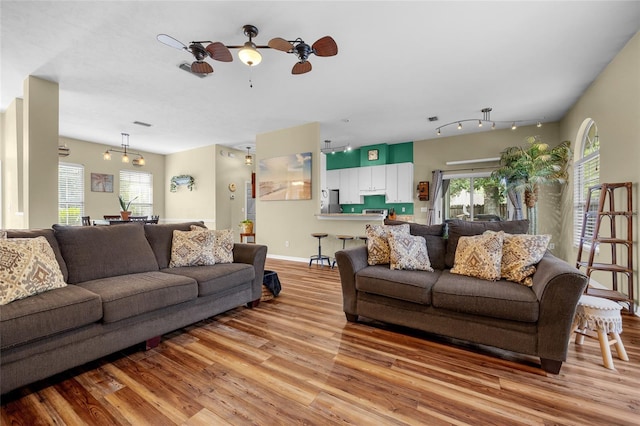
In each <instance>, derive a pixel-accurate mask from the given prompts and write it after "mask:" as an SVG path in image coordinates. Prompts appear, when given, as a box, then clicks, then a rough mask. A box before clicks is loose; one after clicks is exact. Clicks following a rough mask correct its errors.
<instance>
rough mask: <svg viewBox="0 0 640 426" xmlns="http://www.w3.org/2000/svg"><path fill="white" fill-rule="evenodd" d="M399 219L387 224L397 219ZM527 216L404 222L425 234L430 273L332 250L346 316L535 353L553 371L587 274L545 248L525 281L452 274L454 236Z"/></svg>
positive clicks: (519, 226)
mask: <svg viewBox="0 0 640 426" xmlns="http://www.w3.org/2000/svg"><path fill="white" fill-rule="evenodd" d="M400 223H402V222H392V223H391V224H400ZM527 228H528V222H527V221H510V222H465V221H458V220H456V221H452V222H450V223H449V224H448V238H445V237H444V234H445V232H444V231H445V229H446V228H445V226H443V225H432V226H426V225H420V224H415V223H411V224H410V233H411V234H412V235H419V236H423V237H424V238H425V239H426V243H427V251H428V255H429V259H430V260H431V265H432V267H433V269H434V271H433V272H427V271H414V270H391V269H390V268H389V265H374V266H370V265H368V263H367V247H364V246H360V247H356V248H352V249H348V250H342V251H339V252H338V253H336V258H337V262H338V267H339V270H340V279H341V283H342V293H343V310H344V312H345V314H346V317H347V320H349V321H357V320H358V317H359V316H362V317H366V318H370V319H374V320H379V321H383V322H387V323H391V324H396V325H400V326H406V327H411V328H414V329H418V330H422V331H426V332H430V333H434V334H437V335H442V336H447V337H452V338H455V339H460V340H464V341H468V342H473V343H479V344H484V345H488V346H493V347H497V348H502V349H506V350H509V351H513V352H519V353H523V354H528V355H533V356H537V357H540V360H541V366H542V368H543V369H544V370H545V371H547V372H550V373H553V374H557V373H559V371H560V368H561V366H562V362H563V361H565V360H566V355H567V346H568V342H569V337H570V332H571V323H572V320H573V316H574V314H575V309H576V305H577V303H578V299H579V298H580V295H581V294H582V292H583V291H584V289H585V287H586V285H587V278H586V276H585V275H584V274H582V273H580V272H579V271H578V270H577V269H576V268H574V267H572V266H570V265H569V264H568V263H567V262H565V261H563V260H560V259H558V258H557V257H555V256H553V255H552V254H551V253H549V252H547V253H546V254H544V257H543V258H542V260H541V261H540V262H539V263H538V264H537V265H536V268H537V270H536V272H535V274H534V275H533V286H532V287H527V286H524V285H521V284H516V283H513V282H509V281H506V280H504V279H501V280H498V281H495V282H490V281H486V280H481V279H478V278H473V277H469V276H465V275H456V274H452V273H451V272H450V271H451V267H452V266H453V263H454V259H455V252H456V247H457V245H458V240H459V238H460V237H461V236H471V235H479V234H482V233H483V232H485V231H486V230H491V231H501V230H502V231H505V232H507V233H510V234H524V233H526V231H527Z"/></svg>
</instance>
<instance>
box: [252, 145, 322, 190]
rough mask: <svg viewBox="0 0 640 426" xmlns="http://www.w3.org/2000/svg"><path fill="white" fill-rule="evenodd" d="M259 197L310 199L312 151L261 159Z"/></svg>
mask: <svg viewBox="0 0 640 426" xmlns="http://www.w3.org/2000/svg"><path fill="white" fill-rule="evenodd" d="M258 167H259V169H260V173H259V175H258V176H259V178H260V181H259V185H258V188H259V197H260V200H262V201H273V200H281V201H282V200H310V199H311V153H310V152H303V153H300V154H291V155H287V156H284V157H274V158H266V159H264V160H260V163H259V165H258Z"/></svg>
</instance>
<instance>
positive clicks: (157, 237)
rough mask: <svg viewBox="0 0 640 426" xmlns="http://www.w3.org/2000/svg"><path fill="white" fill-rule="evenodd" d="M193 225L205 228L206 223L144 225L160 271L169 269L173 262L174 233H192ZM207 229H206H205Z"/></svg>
mask: <svg viewBox="0 0 640 426" xmlns="http://www.w3.org/2000/svg"><path fill="white" fill-rule="evenodd" d="M191 225H197V226H201V227H203V228H204V222H186V223H163V224H160V225H157V224H146V225H144V234H145V236H146V237H147V241H149V245H151V250H153V254H154V256H155V257H156V262H157V263H158V267H159V268H160V269H164V268H167V267H168V266H169V261H170V260H171V241H172V240H173V231H174V230H176V229H177V230H178V231H190V230H191ZM205 229H206V228H205Z"/></svg>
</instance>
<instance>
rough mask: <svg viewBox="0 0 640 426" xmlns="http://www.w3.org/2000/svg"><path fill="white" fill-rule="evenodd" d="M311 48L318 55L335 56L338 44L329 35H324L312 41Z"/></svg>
mask: <svg viewBox="0 0 640 426" xmlns="http://www.w3.org/2000/svg"><path fill="white" fill-rule="evenodd" d="M311 48H312V49H313V50H314V51H315V53H316V55H318V56H335V55H337V54H338V45H337V44H336V41H335V40H334V39H333V38H331V36H325V37H322V38H321V39H319V40H318V41H316V42H315V43H313V46H311Z"/></svg>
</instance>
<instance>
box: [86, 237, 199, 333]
mask: <svg viewBox="0 0 640 426" xmlns="http://www.w3.org/2000/svg"><path fill="white" fill-rule="evenodd" d="M123 226H124V225H123ZM79 285H80V286H81V287H83V288H85V289H87V290H89V291H91V292H94V293H96V294H98V295H99V296H100V298H101V299H102V311H103V318H102V320H103V322H106V323H110V322H115V321H119V320H122V319H125V318H130V317H134V316H136V315H141V314H144V313H147V312H152V311H155V310H157V309H161V308H165V307H167V306H173V305H177V304H179V303H182V302H186V301H188V300H192V299H195V298H196V297H198V284H197V283H196V281H195V280H193V279H191V278H189V277H185V276H180V275H173V274H165V273H163V272H156V271H153V272H143V273H139V274H129V275H122V276H118V277H108V278H101V279H97V280H92V281H87V282H83V283H81V284H79Z"/></svg>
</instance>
